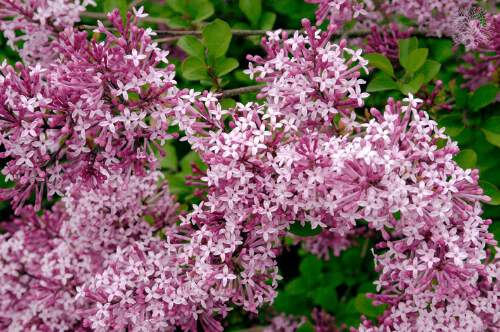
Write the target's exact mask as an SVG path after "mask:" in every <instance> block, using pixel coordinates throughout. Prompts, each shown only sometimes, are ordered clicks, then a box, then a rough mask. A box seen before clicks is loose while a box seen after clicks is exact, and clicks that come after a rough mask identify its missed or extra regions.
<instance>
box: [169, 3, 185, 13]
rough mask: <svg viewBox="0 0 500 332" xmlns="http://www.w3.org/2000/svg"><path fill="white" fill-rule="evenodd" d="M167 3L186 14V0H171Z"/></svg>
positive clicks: (178, 11) (173, 8)
mask: <svg viewBox="0 0 500 332" xmlns="http://www.w3.org/2000/svg"><path fill="white" fill-rule="evenodd" d="M166 4H167V6H169V7H170V8H172V10H174V11H176V12H177V13H179V14H185V13H186V12H187V7H186V1H185V0H169V1H166Z"/></svg>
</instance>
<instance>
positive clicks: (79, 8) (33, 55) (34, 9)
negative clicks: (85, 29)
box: [0, 0, 95, 65]
mask: <svg viewBox="0 0 500 332" xmlns="http://www.w3.org/2000/svg"><path fill="white" fill-rule="evenodd" d="M89 5H94V6H95V3H94V1H92V0H83V1H80V0H76V1H75V0H34V1H33V0H22V1H20V0H1V1H0V30H2V31H3V34H4V35H5V37H6V38H7V40H8V45H9V46H10V47H11V48H12V49H14V50H17V51H19V56H20V57H21V59H23V62H24V63H26V64H32V65H35V64H37V63H41V64H49V63H51V62H52V61H54V60H55V59H56V58H57V56H58V55H57V52H55V49H54V43H55V41H56V40H57V35H58V34H59V32H61V31H63V30H64V29H66V27H72V26H73V24H75V23H76V22H78V21H79V20H80V14H81V13H82V12H83V11H85V8H86V7H87V6H89Z"/></svg>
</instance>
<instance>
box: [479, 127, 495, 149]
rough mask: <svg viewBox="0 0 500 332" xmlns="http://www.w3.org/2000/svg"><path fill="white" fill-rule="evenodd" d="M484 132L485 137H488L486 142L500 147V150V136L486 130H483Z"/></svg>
mask: <svg viewBox="0 0 500 332" xmlns="http://www.w3.org/2000/svg"><path fill="white" fill-rule="evenodd" d="M481 131H482V132H483V134H484V136H485V137H486V140H487V141H488V142H490V143H491V144H493V145H495V146H498V147H499V148H500V134H497V133H494V132H491V131H489V130H486V129H481Z"/></svg>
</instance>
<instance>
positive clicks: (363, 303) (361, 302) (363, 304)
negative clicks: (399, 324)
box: [354, 294, 386, 318]
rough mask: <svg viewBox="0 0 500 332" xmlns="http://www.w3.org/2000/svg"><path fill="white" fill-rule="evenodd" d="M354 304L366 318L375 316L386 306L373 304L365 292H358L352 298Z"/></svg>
mask: <svg viewBox="0 0 500 332" xmlns="http://www.w3.org/2000/svg"><path fill="white" fill-rule="evenodd" d="M354 306H355V307H356V310H358V311H359V312H360V313H362V314H363V315H365V316H367V317H368V318H377V317H378V316H380V315H381V314H382V313H383V312H384V310H385V307H386V306H385V305H378V306H374V305H373V304H372V300H371V299H369V298H368V297H366V294H358V295H357V296H356V299H355V300H354Z"/></svg>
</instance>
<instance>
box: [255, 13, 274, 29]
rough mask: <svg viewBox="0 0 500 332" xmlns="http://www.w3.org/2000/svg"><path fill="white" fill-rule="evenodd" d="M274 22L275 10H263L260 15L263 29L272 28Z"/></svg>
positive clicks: (260, 24)
mask: <svg viewBox="0 0 500 332" xmlns="http://www.w3.org/2000/svg"><path fill="white" fill-rule="evenodd" d="M274 22H276V14H275V13H273V12H263V13H262V15H260V23H259V26H260V28H261V29H262V30H272V28H273V26H274Z"/></svg>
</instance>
